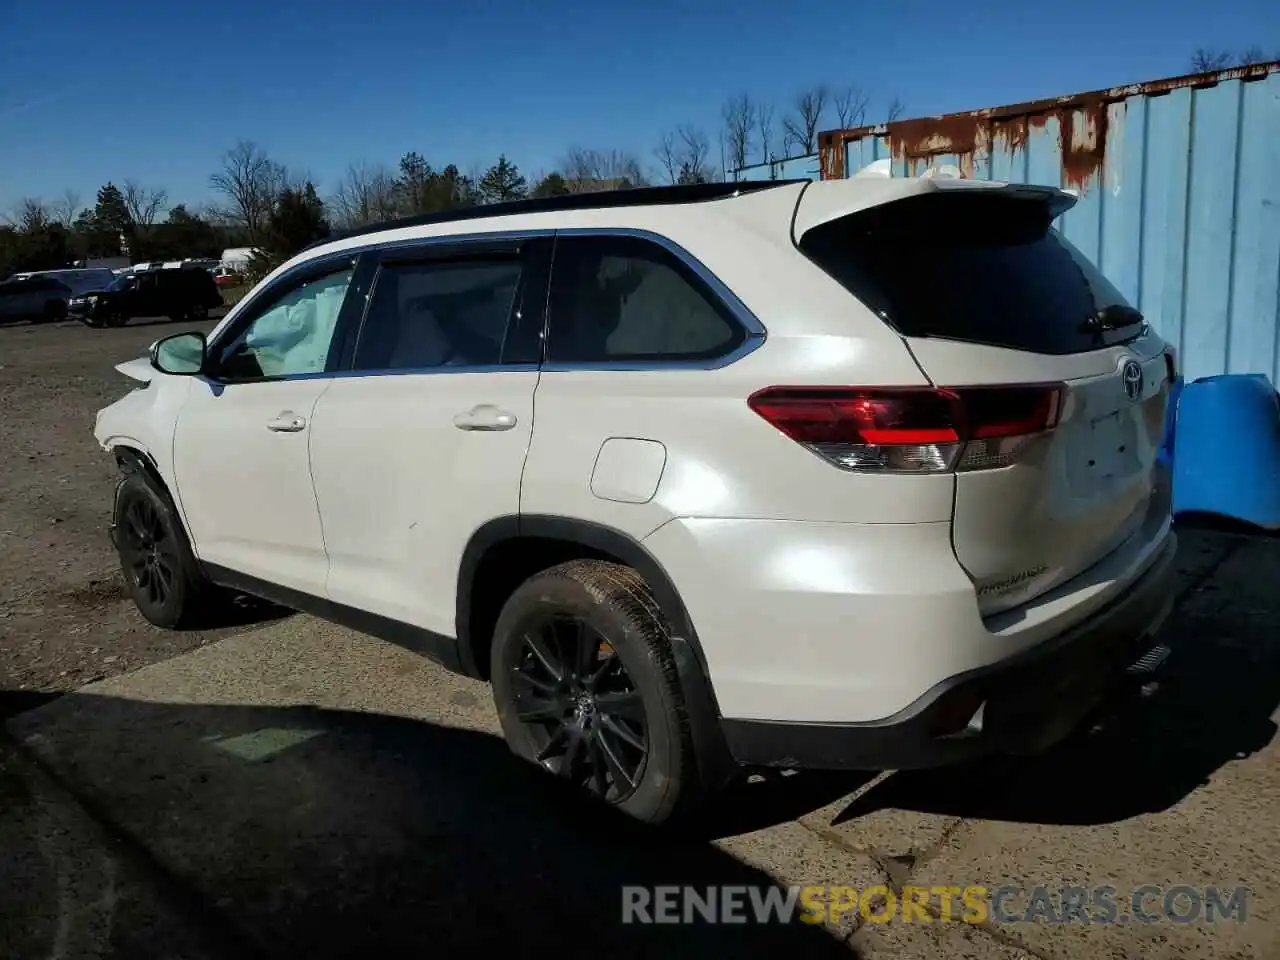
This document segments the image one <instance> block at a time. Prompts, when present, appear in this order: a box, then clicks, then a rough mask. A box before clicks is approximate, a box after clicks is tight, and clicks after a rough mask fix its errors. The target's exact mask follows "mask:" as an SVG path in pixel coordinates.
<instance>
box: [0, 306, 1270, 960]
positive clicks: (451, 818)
mask: <svg viewBox="0 0 1280 960" xmlns="http://www.w3.org/2000/svg"><path fill="white" fill-rule="evenodd" d="M182 329H186V327H184V326H183V325H181V324H170V323H161V324H154V325H152V324H144V323H141V322H137V321H135V322H134V323H131V324H130V325H128V326H126V327H124V328H122V329H119V330H90V329H88V328H85V327H82V326H79V325H77V324H73V323H67V324H60V325H55V326H50V327H30V326H26V325H18V326H11V327H0V449H4V450H5V452H6V453H7V454H8V457H9V459H8V462H7V464H6V465H5V467H4V469H3V470H0V720H2V719H3V717H4V715H5V714H8V715H10V718H9V720H8V722H7V723H4V724H3V726H0V957H5V958H6V960H8V958H10V957H12V958H15V960H25V958H27V957H32V958H34V957H38V956H51V955H57V956H65V957H79V956H99V957H121V958H124V957H128V958H130V960H135V958H139V957H157V958H159V957H165V958H172V957H180V956H181V957H192V958H195V957H206V956H208V957H219V958H220V957H237V958H240V957H279V958H286V957H296V956H306V957H309V958H311V960H318V958H329V957H333V958H335V960H336V958H339V957H348V956H355V955H369V956H383V955H386V956H397V957H400V956H403V957H410V956H415V957H416V956H427V955H435V954H436V953H438V952H439V950H440V948H441V947H442V946H443V947H444V948H445V955H448V954H449V950H448V947H450V946H452V947H456V948H459V951H461V950H464V949H465V950H467V951H468V952H475V951H477V950H478V949H479V948H482V947H489V946H493V947H496V948H499V949H505V950H507V951H508V952H511V953H513V954H514V955H541V954H542V953H550V952H553V951H554V952H555V953H556V955H557V956H585V955H591V956H600V955H604V956H655V957H668V956H674V955H693V954H694V953H698V954H702V953H706V952H708V950H714V951H716V952H717V953H719V954H720V955H725V956H735V957H736V956H749V955H750V956H761V957H765V956H769V957H773V956H778V955H785V956H791V957H797V956H833V957H834V956H837V955H838V956H848V955H849V952H852V953H853V954H854V955H858V956H863V957H873V958H874V957H893V958H896V960H901V958H912V957H920V958H922V957H933V956H948V957H967V958H991V960H1027V958H1037V960H1040V958H1049V957H1064V958H1066V957H1070V958H1080V960H1085V958H1089V960H1093V958H1095V957H1113V958H1118V960H1119V958H1124V960H1128V958H1132V957H1138V956H1142V957H1151V958H1168V960H1174V958H1178V960H1185V958H1189V957H1206V958H1209V957H1250V958H1259V960H1270V958H1274V957H1277V956H1280V839H1278V838H1280V742H1278V741H1277V738H1276V730H1277V727H1276V719H1277V715H1278V714H1277V704H1280V591H1277V589H1276V584H1277V583H1278V582H1280V542H1278V541H1276V540H1265V539H1257V538H1254V539H1243V538H1238V537H1229V536H1223V535H1219V534H1210V533H1200V532H1191V531H1187V532H1184V533H1183V534H1181V535H1180V540H1181V547H1180V570H1179V585H1178V588H1177V590H1178V597H1177V606H1176V608H1175V610H1174V613H1173V614H1172V615H1171V616H1170V618H1169V621H1168V622H1167V624H1166V626H1165V628H1164V630H1163V634H1162V639H1164V641H1165V642H1166V643H1168V644H1169V645H1170V646H1171V647H1172V648H1173V655H1172V656H1171V658H1170V660H1169V663H1168V665H1166V667H1165V668H1164V670H1163V671H1162V673H1161V675H1160V678H1159V682H1158V687H1157V688H1156V689H1154V690H1149V691H1148V695H1146V696H1137V695H1135V696H1133V697H1131V698H1128V699H1126V700H1124V701H1123V702H1118V703H1117V704H1115V705H1114V709H1113V710H1112V711H1111V712H1110V713H1109V714H1108V715H1106V716H1103V717H1100V718H1099V723H1098V724H1097V725H1096V726H1094V727H1092V728H1091V729H1087V730H1082V731H1080V733H1079V734H1077V735H1076V736H1073V737H1072V738H1070V739H1069V740H1068V741H1066V742H1065V743H1063V744H1061V745H1060V746H1059V747H1057V748H1055V749H1054V750H1053V751H1050V752H1049V753H1048V754H1045V755H1043V756H1040V757H1035V758H1025V759H1021V760H1012V759H1009V760H1005V759H997V760H994V761H991V762H988V763H985V764H981V765H974V766H970V767H964V768H957V769H953V770H942V771H929V772H919V773H901V772H900V773H892V774H887V775H882V776H879V777H875V778H871V777H870V776H863V775H857V776H827V775H821V774H805V773H801V774H798V775H796V776H782V775H779V774H772V775H770V776H769V777H766V778H763V779H759V780H756V781H754V782H749V783H744V784H743V785H742V786H741V787H740V788H739V789H736V790H735V791H733V792H731V793H729V794H728V795H726V796H724V797H722V798H718V800H717V803H716V805H715V806H714V807H713V808H712V809H711V810H710V811H709V812H708V814H707V815H706V817H705V818H704V821H703V822H701V823H699V824H696V825H695V826H694V833H693V835H692V836H688V835H685V836H670V835H666V834H662V833H655V832H654V831H648V830H644V829H640V828H637V827H636V826H635V825H634V824H630V823H626V822H623V821H622V820H621V819H620V818H618V817H614V816H612V815H611V814H610V813H609V812H607V811H598V810H594V809H588V808H587V806H586V805H584V804H582V803H580V802H578V801H576V799H574V798H569V797H566V796H565V795H564V794H563V793H561V792H559V791H558V790H557V787H558V784H554V783H552V782H550V778H546V777H540V776H533V775H531V774H530V773H529V772H528V771H526V770H524V768H523V767H521V766H520V765H518V764H515V763H514V762H513V761H511V760H510V758H509V756H508V754H507V751H506V749H505V747H504V746H503V745H502V743H501V741H500V740H498V739H497V737H496V735H495V734H496V731H497V723H496V718H495V716H494V714H493V710H492V706H491V702H490V700H489V693H488V690H487V688H486V687H484V686H483V685H481V684H478V683H475V682H473V681H470V680H466V679H463V678H460V677H456V676H451V675H448V674H446V673H444V672H443V671H441V670H439V669H438V668H437V667H435V666H434V665H433V664H430V663H429V662H427V661H424V660H422V659H420V658H417V657H414V656H412V655H411V654H408V653H406V652H405V651H403V650H400V649H398V648H396V647H392V646H390V645H388V644H384V643H381V642H379V641H376V640H372V639H370V638H367V637H361V636H358V635H356V634H353V633H351V632H350V631H346V630H342V629H340V628H337V627H334V626H332V625H329V624H324V623H321V622H319V621H316V620H313V619H311V618H309V617H303V616H293V617H284V618H277V619H275V620H272V621H270V622H258V623H246V624H244V625H242V626H239V627H231V628H225V629H222V630H219V631H215V632H208V633H198V632H195V633H167V632H162V631H159V630H155V629H154V628H152V627H150V626H149V625H147V624H145V623H144V622H143V621H142V620H141V618H140V617H139V616H138V615H137V613H136V612H135V611H134V609H133V607H132V605H131V604H129V603H128V602H127V601H126V600H125V599H124V596H123V593H122V581H121V578H120V574H119V571H118V568H117V566H116V562H115V559H114V557H113V555H112V552H111V550H110V547H109V544H108V541H107V537H106V524H107V521H108V517H109V512H110V503H111V494H112V487H113V482H114V476H115V472H114V466H113V465H112V464H111V462H110V461H109V459H108V458H107V457H106V455H105V454H104V453H102V452H101V451H100V450H98V449H97V448H96V446H95V444H94V441H93V438H92V435H91V429H92V424H93V417H94V412H95V411H96V410H97V409H98V408H100V407H102V406H103V405H105V404H107V403H109V402H111V401H112V400H113V399H115V398H116V397H118V396H119V395H121V394H122V393H123V392H124V391H126V390H128V389H129V381H127V380H126V379H125V378H124V377H122V376H121V375H119V374H117V373H116V372H115V371H114V370H113V369H112V367H113V365H114V364H115V363H118V362H120V361H122V360H126V359H131V358H133V357H136V356H139V355H141V354H142V353H144V352H145V350H146V348H147V346H148V344H149V343H150V342H151V341H152V340H154V339H156V338H157V337H159V336H162V335H164V334H167V333H170V332H177V331H179V330H182ZM770 882H776V883H780V884H782V885H784V886H786V885H801V886H804V885H810V884H825V885H838V886H839V887H840V888H841V889H845V890H847V889H848V888H849V887H853V888H857V889H859V890H863V891H866V890H868V889H870V888H875V887H876V886H882V887H883V888H885V889H887V890H889V891H894V892H896V894H898V895H904V891H905V890H906V888H907V886H909V885H914V886H922V887H925V888H929V889H931V890H944V891H945V890H946V889H947V888H949V887H952V886H966V885H970V884H976V885H982V886H984V887H986V888H987V889H997V888H1000V887H1002V886H1009V887H1012V888H1016V891H1018V892H1017V895H1016V896H1015V897H1014V898H1012V899H1011V900H1009V902H1008V903H1007V904H1006V907H1007V908H1008V909H1011V910H1012V911H1013V912H1014V913H1015V914H1016V913H1018V912H1020V911H1026V910H1027V903H1028V899H1027V895H1028V893H1029V892H1032V891H1034V890H1035V889H1037V888H1045V889H1047V890H1048V891H1062V890H1063V889H1065V888H1086V889H1088V890H1093V891H1096V890H1098V889H1101V888H1102V887H1106V886H1109V887H1112V888H1114V889H1116V890H1117V891H1118V895H1117V897H1116V899H1117V901H1118V903H1119V905H1120V907H1121V917H1120V919H1119V920H1117V921H1116V922H1113V923H1104V924H1097V923H1093V924H1090V923H1079V922H1057V923H1055V922H1049V921H1046V920H1044V919H1035V920H1034V922H1023V921H1016V922H999V923H997V922H993V921H987V922H984V923H982V924H977V925H969V924H962V923H951V924H949V925H948V924H946V923H945V922H932V925H930V924H929V923H924V924H922V923H913V924H909V923H902V922H898V921H897V920H895V921H894V922H892V923H885V924H880V923H877V922H875V921H873V920H870V919H867V918H865V917H864V916H863V915H862V911H861V909H855V910H852V911H851V912H847V913H845V914H843V916H842V919H841V921H840V922H839V923H835V924H833V925H832V926H831V927H830V928H828V929H826V930H820V929H815V928H811V927H807V926H804V927H801V926H794V925H793V926H788V927H785V928H783V927H764V928H757V927H741V926H738V927H734V926H718V927H707V926H693V927H688V926H683V925H674V926H661V925H659V926H623V925H622V924H621V923H620V921H619V912H620V911H619V904H620V889H621V887H622V886H623V885H624V884H639V885H643V886H645V887H646V888H650V889H652V887H653V886H654V885H657V884H664V885H665V884H675V885H689V886H695V887H697V888H699V889H705V887H706V886H707V885H711V884H716V885H726V884H728V885H743V884H745V885H754V886H759V885H761V884H767V883H770ZM1210 886H1212V887H1216V888H1219V889H1221V890H1224V891H1230V890H1233V889H1235V888H1237V887H1244V888H1246V889H1247V891H1248V897H1249V899H1248V905H1247V916H1246V917H1237V919H1236V920H1223V919H1221V918H1219V919H1218V920H1217V921H1216V922H1215V921H1211V920H1206V919H1205V917H1204V915H1203V913H1201V914H1198V915H1196V916H1189V915H1186V899H1185V898H1186V896H1187V891H1191V892H1195V891H1197V890H1198V891H1203V890H1204V889H1205V888H1206V887H1210ZM1143 889H1156V890H1157V891H1158V893H1159V892H1168V891H1171V890H1182V891H1183V897H1184V900H1183V903H1182V908H1183V914H1184V916H1183V918H1182V919H1171V918H1170V917H1169V916H1164V917H1160V918H1157V919H1156V920H1155V921H1154V922H1151V923H1147V922H1146V921H1145V920H1144V921H1143V922H1134V923H1127V921H1128V920H1131V919H1134V918H1133V916H1132V915H1131V914H1129V913H1128V912H1127V911H1126V909H1125V908H1126V907H1127V905H1128V904H1129V903H1130V902H1131V901H1130V899H1129V898H1130V895H1131V894H1134V892H1135V891H1141V890H1143ZM1135 895H1136V894H1135ZM1197 895H1198V894H1197ZM830 896H832V897H835V896H836V893H835V892H831V893H830ZM1160 905H1161V900H1160V899H1159V897H1158V896H1157V899H1155V900H1151V901H1149V902H1148V903H1147V907H1148V908H1149V909H1156V910H1159V908H1160ZM875 909H877V910H878V909H880V907H876V908H875ZM933 920H934V921H939V920H945V918H940V917H939V916H938V915H937V913H936V905H935V912H934V914H933ZM828 934H830V935H828ZM517 945H518V946H517Z"/></svg>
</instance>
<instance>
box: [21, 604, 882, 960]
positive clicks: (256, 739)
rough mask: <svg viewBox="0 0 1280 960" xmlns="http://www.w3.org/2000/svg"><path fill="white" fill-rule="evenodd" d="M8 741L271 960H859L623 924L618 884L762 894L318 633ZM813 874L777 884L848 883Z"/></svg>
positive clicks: (478, 711) (436, 682)
mask: <svg viewBox="0 0 1280 960" xmlns="http://www.w3.org/2000/svg"><path fill="white" fill-rule="evenodd" d="M10 729H11V730H12V731H13V733H14V735H16V736H19V737H21V738H22V739H23V741H24V742H25V744H26V745H27V746H28V747H29V748H30V749H32V750H35V751H36V752H37V753H38V754H39V755H40V756H41V757H42V758H44V759H45V760H46V761H47V762H48V763H49V764H50V765H51V766H53V767H54V768H56V769H57V770H58V771H60V773H61V775H62V776H63V777H64V778H65V779H66V780H67V781H68V782H69V783H71V784H72V785H73V786H74V787H75V789H76V790H77V792H82V793H83V794H84V795H85V796H87V797H89V798H90V799H91V800H92V802H93V803H94V804H95V805H96V806H97V807H98V808H99V809H101V810H102V811H103V812H104V814H105V815H106V816H107V817H109V818H110V820H112V821H113V822H114V823H116V824H118V825H119V826H120V828H121V829H122V830H123V831H124V832H126V833H127V834H128V835H130V836H131V837H133V838H135V839H136V840H138V841H139V842H140V843H142V844H144V845H145V846H146V847H147V848H148V849H149V850H150V851H151V852H152V853H153V855H154V857H155V859H156V861H157V862H158V863H159V864H160V865H161V866H162V867H163V868H164V869H165V870H167V871H169V872H170V873H172V874H173V875H174V877H175V878H177V880H178V881H179V882H181V883H183V884H185V885H187V886H189V887H190V888H191V889H193V890H194V891H196V892H197V893H198V894H199V896H200V897H202V898H203V899H204V900H206V901H207V902H208V903H210V904H212V905H214V906H215V907H216V909H217V911H218V913H219V919H220V921H221V922H225V923H226V924H228V925H229V926H230V927H231V928H232V929H233V930H234V931H235V932H236V934H237V935H239V936H240V937H242V938H243V939H244V940H246V941H247V942H249V943H251V944H252V945H253V947H254V948H255V949H256V950H258V951H260V952H261V953H263V954H265V955H268V956H280V957H285V956H288V957H296V956H306V957H309V958H312V960H315V958H324V957H349V956H357V955H358V956H383V955H386V956H422V955H427V954H428V953H430V954H432V955H436V954H438V953H440V951H442V950H443V951H445V953H448V952H449V950H450V949H451V948H452V949H461V948H465V949H467V950H473V949H484V948H486V947H492V948H494V949H500V950H504V951H507V952H509V951H511V950H512V949H513V946H514V945H516V944H518V945H519V948H518V951H517V952H519V953H521V954H523V955H541V954H543V953H551V952H554V953H555V954H557V955H570V956H572V955H579V954H585V953H588V952H589V953H590V954H591V955H593V956H600V955H604V956H664V957H665V956H670V955H672V954H673V953H679V952H682V951H689V952H692V951H693V950H699V951H706V950H709V949H713V948H714V949H716V950H718V951H720V952H721V953H725V954H728V955H732V956H762V957H763V956H768V957H773V956H777V955H793V954H794V955H803V956H847V955H848V951H847V947H846V946H845V945H844V944H843V943H841V942H840V941H839V940H838V939H837V938H835V937H832V936H830V935H829V934H828V933H827V932H826V931H824V930H822V929H821V928H815V927H810V926H806V925H802V924H798V923H797V924H790V925H781V924H779V925H772V926H758V925H740V926H723V925H722V926H711V925H705V924H703V925H694V926H684V925H634V924H633V925H624V924H622V923H621V907H622V890H623V887H624V885H638V886H645V887H649V888H652V887H654V886H657V885H678V886H689V887H695V888H699V889H705V888H706V887H708V886H719V885H748V886H755V887H766V886H768V885H771V884H772V883H773V882H774V881H773V877H772V876H770V874H768V873H765V872H764V871H762V870H760V869H758V868H756V867H753V866H750V865H747V864H744V863H742V862H740V861H739V860H738V859H736V858H735V857H733V856H730V855H729V854H728V853H726V852H724V851H722V850H720V849H717V848H716V847H714V846H712V845H711V844H707V843H700V842H689V841H682V840H680V839H678V838H676V837H674V836H670V835H668V834H667V833H665V832H661V831H657V830H652V829H646V828H643V827H641V826H639V825H637V824H634V823H632V822H631V821H628V820H626V819H625V818H623V817H621V816H618V815H615V814H613V812H612V811H609V810H607V809H604V808H601V807H598V806H596V805H593V804H589V803H587V802H586V801H584V800H582V799H580V798H579V797H578V796H576V795H575V794H571V793H569V792H566V791H565V790H562V789H559V788H560V786H561V785H560V784H559V783H557V782H555V781H553V780H551V778H548V777H546V776H544V775H542V774H541V773H539V772H537V771H535V770H533V769H531V768H529V767H527V766H526V765H524V764H521V763H519V762H517V761H515V760H514V759H513V758H512V757H511V756H510V754H509V752H508V751H507V749H506V746H505V744H503V743H502V742H501V741H500V740H499V739H498V738H497V737H496V736H494V735H493V734H492V733H491V732H489V731H491V730H492V729H493V720H492V712H491V708H490V706H489V702H488V691H487V689H486V688H485V687H483V686H481V685H479V684H474V683H470V682H468V681H465V680H462V679H459V678H455V677H451V676H449V675H447V674H445V673H444V672H443V671H439V670H437V669H436V668H434V667H432V666H430V665H429V664H425V663H424V662H423V661H421V660H420V659H419V658H417V657H415V656H413V655H411V654H408V653H405V652H403V651H400V650H398V649H396V648H394V647H391V646H388V645H386V644H383V643H380V642H378V641H375V640H371V639H368V638H365V637H361V636H358V635H356V634H352V633H349V632H347V631H343V630H340V629H338V628H334V627H330V626H328V625H325V624H320V623H317V622H316V621H314V620H310V619H307V618H303V617H297V618H292V619H290V620H287V621H282V622H280V623H277V624H273V625H271V626H269V627H266V628H264V629H261V630H258V631H256V632H254V633H251V634H244V635H241V636H237V637H233V638H230V639H228V640H226V641H222V642H220V643H218V644H214V645H211V646H209V647H206V648H203V649H201V650H198V651H195V652H193V653H191V654H188V655H186V656H184V657H180V658H177V659H174V660H171V661H168V662H166V663H163V664H158V665H156V666H153V667H149V668H146V669H144V670H140V671H138V672H136V673H133V674H130V675H128V676H125V677H119V678H114V679H112V680H110V681H105V682H103V683H101V684H95V685H93V686H92V687H90V688H87V689H85V690H84V691H82V692H79V693H76V694H72V695H69V696H67V697H64V698H62V699H60V700H57V701H54V702H52V703H50V704H48V705H47V706H44V707H41V708H40V709H38V710H35V711H33V712H30V713H26V714H23V715H21V716H19V717H17V718H14V720H12V721H11V722H10ZM797 829H798V828H797ZM759 843H760V841H759V840H747V841H744V844H745V846H746V847H751V846H752V845H753V844H759ZM761 849H763V848H761ZM773 856H774V858H775V859H777V860H778V862H780V863H781V862H782V857H781V855H780V854H778V853H775V854H774V855H773ZM808 856H809V857H810V859H808V860H796V861H794V862H793V863H792V866H790V867H785V866H784V867H783V868H782V869H780V870H779V872H780V873H781V874H787V873H790V872H795V873H797V874H799V873H803V872H805V871H807V870H810V869H812V870H813V871H814V872H820V871H825V874H824V875H825V876H831V877H833V878H835V879H844V878H842V877H840V876H839V874H841V873H842V872H843V871H845V870H846V869H847V870H850V871H852V870H853V869H855V868H854V867H853V866H847V867H846V866H842V865H841V864H840V863H839V862H838V861H837V860H836V859H834V858H830V857H827V856H825V855H822V854H812V853H811V854H808ZM766 859H768V858H767V857H765V858H761V859H760V860H759V862H765V860H766ZM859 869H860V867H859Z"/></svg>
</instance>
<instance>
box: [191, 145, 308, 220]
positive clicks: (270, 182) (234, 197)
mask: <svg viewBox="0 0 1280 960" xmlns="http://www.w3.org/2000/svg"><path fill="white" fill-rule="evenodd" d="M288 179H289V177H288V173H287V172H286V171H285V168H284V167H283V166H282V165H281V164H278V163H276V162H275V161H274V160H272V159H271V158H270V157H268V156H267V153H266V151H265V150H263V149H262V148H261V147H260V146H258V145H257V144H256V143H253V142H252V141H250V140H241V141H240V142H239V143H237V144H236V145H235V146H234V147H232V148H231V149H230V150H228V151H227V152H226V153H224V154H223V155H222V169H221V170H219V171H218V172H217V173H215V174H213V175H212V176H210V177H209V186H211V187H213V189H214V190H216V191H218V192H219V193H221V194H222V195H223V196H225V197H226V198H227V201H228V209H227V210H226V211H225V213H226V215H227V218H228V219H230V220H232V221H234V222H235V223H237V224H239V225H240V226H242V227H244V228H245V229H247V230H248V231H249V232H250V233H257V232H258V231H259V230H261V229H262V227H263V226H264V225H265V224H266V222H267V218H268V217H269V216H270V215H271V211H272V209H274V207H275V202H276V198H277V197H278V196H279V195H280V192H281V190H282V189H283V187H284V185H285V183H286V182H287V181H288Z"/></svg>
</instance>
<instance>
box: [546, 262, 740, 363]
mask: <svg viewBox="0 0 1280 960" xmlns="http://www.w3.org/2000/svg"><path fill="white" fill-rule="evenodd" d="M549 311H550V320H549V325H548V330H549V334H548V344H547V359H548V360H549V361H550V362H551V363H600V362H627V361H645V360H650V361H662V360H673V361H680V360H685V361H688V360H701V359H710V358H713V357H719V356H721V355H723V354H725V353H727V352H728V351H730V350H732V349H733V348H734V347H736V346H737V345H738V344H739V343H741V342H742V340H743V338H744V336H745V333H744V331H743V329H742V327H741V325H739V324H738V323H737V321H736V320H735V319H734V318H733V317H732V315H731V314H730V313H729V312H728V310H727V309H726V308H725V307H724V305H723V304H722V303H721V302H720V301H719V300H718V299H716V298H715V297H714V295H712V294H711V292H710V291H709V290H707V289H706V288H705V285H704V284H703V283H702V282H701V281H700V280H699V279H698V277H697V276H696V275H695V274H694V273H693V271H692V270H690V269H689V267H688V266H687V265H686V264H684V263H683V262H681V261H680V260H679V259H678V258H677V257H676V256H675V255H674V254H672V253H671V252H670V251H668V250H666V249H664V248H663V247H661V246H659V245H658V244H656V243H653V242H651V241H649V240H644V239H641V238H638V237H569V238H563V239H558V240H557V241H556V250H555V261H554V264H553V266H552V270H551V297H550V303H549Z"/></svg>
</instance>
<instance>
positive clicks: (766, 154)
mask: <svg viewBox="0 0 1280 960" xmlns="http://www.w3.org/2000/svg"><path fill="white" fill-rule="evenodd" d="M774 132H775V131H774V127H773V104H771V103H766V102H765V101H763V100H762V101H760V102H759V103H757V104H756V143H757V144H759V146H760V162H761V163H772V162H773V135H774Z"/></svg>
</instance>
